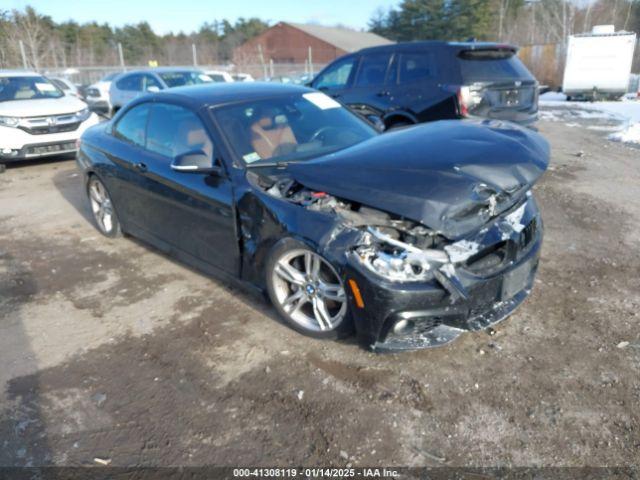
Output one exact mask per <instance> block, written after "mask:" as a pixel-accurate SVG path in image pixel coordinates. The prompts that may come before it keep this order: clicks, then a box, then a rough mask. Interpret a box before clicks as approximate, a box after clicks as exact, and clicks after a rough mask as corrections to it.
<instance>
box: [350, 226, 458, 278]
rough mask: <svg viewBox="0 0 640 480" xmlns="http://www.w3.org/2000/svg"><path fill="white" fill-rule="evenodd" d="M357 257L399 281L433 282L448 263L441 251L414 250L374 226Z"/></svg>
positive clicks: (370, 229)
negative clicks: (437, 271) (439, 269)
mask: <svg viewBox="0 0 640 480" xmlns="http://www.w3.org/2000/svg"><path fill="white" fill-rule="evenodd" d="M355 254H356V256H357V258H358V260H359V262H360V263H361V264H362V265H363V266H364V267H366V268H367V269H368V270H370V271H372V272H373V273H375V274H377V275H380V276H381V277H384V278H386V279H388V280H392V281H397V282H420V281H428V280H431V279H432V278H433V276H434V271H435V270H437V269H438V268H440V267H441V266H442V264H444V263H446V262H448V261H449V258H448V256H447V254H446V253H445V252H444V251H442V250H436V249H431V248H428V249H421V248H418V247H415V246H413V245H411V244H408V243H405V242H403V241H401V240H398V239H396V238H394V237H393V236H392V235H390V234H387V233H384V232H382V231H381V230H380V229H378V228H374V227H367V230H366V231H365V232H364V235H363V241H362V244H361V245H359V246H358V247H356V249H355Z"/></svg>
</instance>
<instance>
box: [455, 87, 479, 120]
mask: <svg viewBox="0 0 640 480" xmlns="http://www.w3.org/2000/svg"><path fill="white" fill-rule="evenodd" d="M481 89H482V87H481V86H478V85H463V86H462V87H460V88H459V89H458V105H459V106H460V115H462V116H463V117H468V116H469V111H470V110H473V109H474V108H475V107H476V106H477V105H479V104H480V102H482V92H481Z"/></svg>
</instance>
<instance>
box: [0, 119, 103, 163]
mask: <svg viewBox="0 0 640 480" xmlns="http://www.w3.org/2000/svg"><path fill="white" fill-rule="evenodd" d="M98 123H99V119H98V116H97V115H95V114H91V116H90V117H89V118H88V119H87V120H85V121H84V122H82V123H81V124H80V125H79V126H78V128H77V129H75V130H73V131H70V132H60V133H47V134H42V135H32V134H30V133H28V132H25V131H24V130H21V129H18V128H10V127H0V163H7V162H13V161H19V160H29V159H35V158H42V157H48V156H53V155H63V154H67V153H74V152H75V151H76V148H77V147H76V141H77V140H78V139H79V138H80V136H81V135H82V134H83V133H84V131H85V130H86V129H87V128H89V127H91V126H93V125H96V124H98Z"/></svg>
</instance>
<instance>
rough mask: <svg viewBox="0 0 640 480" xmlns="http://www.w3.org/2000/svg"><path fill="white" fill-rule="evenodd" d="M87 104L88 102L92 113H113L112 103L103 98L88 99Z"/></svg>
mask: <svg viewBox="0 0 640 480" xmlns="http://www.w3.org/2000/svg"><path fill="white" fill-rule="evenodd" d="M85 102H87V104H88V105H89V109H90V110H91V111H92V112H96V113H98V114H109V113H111V103H109V101H108V100H106V99H104V98H102V97H87V98H86V99H85Z"/></svg>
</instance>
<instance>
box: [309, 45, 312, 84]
mask: <svg viewBox="0 0 640 480" xmlns="http://www.w3.org/2000/svg"><path fill="white" fill-rule="evenodd" d="M309 75H310V76H312V77H313V56H312V55H311V45H309Z"/></svg>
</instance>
